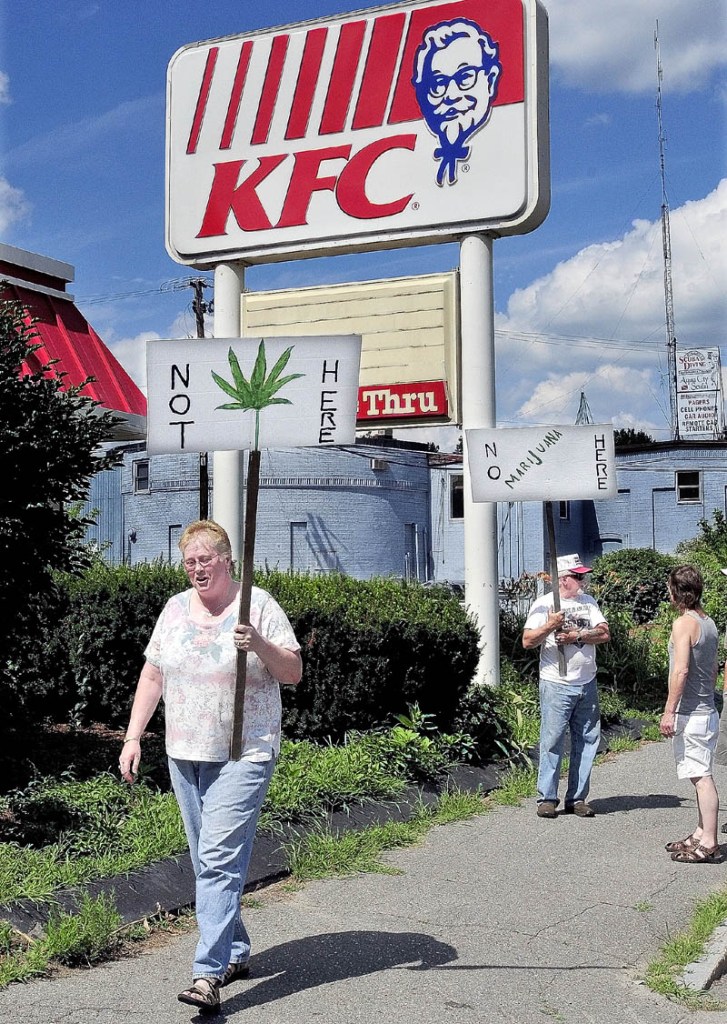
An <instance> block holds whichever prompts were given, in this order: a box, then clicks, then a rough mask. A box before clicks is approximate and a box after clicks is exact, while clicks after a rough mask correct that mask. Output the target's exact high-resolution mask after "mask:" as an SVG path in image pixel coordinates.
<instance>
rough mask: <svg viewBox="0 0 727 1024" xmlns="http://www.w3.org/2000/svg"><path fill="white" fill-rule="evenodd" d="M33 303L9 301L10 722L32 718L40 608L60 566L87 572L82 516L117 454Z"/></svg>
mask: <svg viewBox="0 0 727 1024" xmlns="http://www.w3.org/2000/svg"><path fill="white" fill-rule="evenodd" d="M36 339H37V331H36V330H35V329H34V327H33V326H32V323H31V318H30V317H29V316H28V314H27V310H25V309H24V308H23V306H22V305H21V304H20V303H18V302H14V301H2V302H0V408H2V416H0V475H1V476H2V479H3V481H4V483H5V486H4V487H3V490H2V493H1V494H0V620H1V621H2V624H3V645H2V649H1V650H0V695H1V696H2V705H3V720H2V726H3V728H7V727H8V726H9V725H12V724H13V723H14V721H16V720H22V719H23V718H24V717H25V716H26V714H27V709H26V702H25V698H26V695H27V692H28V691H27V688H26V680H27V673H26V671H25V665H24V663H25V658H26V655H27V654H28V652H31V651H33V650H34V648H35V646H36V645H37V644H38V637H39V632H38V606H39V603H40V602H41V601H42V600H43V599H44V598H45V597H47V596H48V595H49V594H51V593H52V591H53V585H52V574H53V571H54V570H56V569H63V570H67V571H70V572H80V571H81V570H82V569H83V568H84V567H85V566H86V565H87V564H88V562H89V555H88V551H87V549H86V548H85V547H84V545H83V543H82V541H83V537H84V535H85V531H86V527H87V526H88V524H89V523H90V522H91V520H90V519H87V518H84V517H82V516H81V515H79V514H78V509H79V506H80V504H81V503H83V502H84V501H85V499H86V497H87V494H88V489H89V486H90V482H91V479H92V477H93V476H94V474H96V473H97V472H98V471H99V470H101V469H104V468H106V467H110V466H112V465H114V464H115V463H116V462H117V461H118V456H117V454H116V453H115V452H114V451H112V450H108V451H103V450H102V449H101V448H100V447H99V446H100V444H101V442H102V441H103V440H104V439H105V438H106V437H108V436H109V433H110V430H111V427H112V426H113V425H114V424H115V423H116V422H117V420H116V418H115V417H113V416H112V414H111V413H110V412H108V411H101V410H100V409H99V408H98V407H97V406H98V403H96V402H94V401H93V400H92V399H91V398H89V397H87V396H85V395H84V393H83V392H84V388H85V386H86V383H87V382H84V383H83V384H80V385H77V386H76V385H71V384H70V383H69V382H68V380H67V379H64V378H66V376H67V375H66V374H64V373H62V372H59V371H58V370H57V368H56V367H54V366H53V364H52V363H47V364H43V363H42V360H41V358H40V354H39V349H40V347H41V346H40V345H39V344H38V343H37V340H36Z"/></svg>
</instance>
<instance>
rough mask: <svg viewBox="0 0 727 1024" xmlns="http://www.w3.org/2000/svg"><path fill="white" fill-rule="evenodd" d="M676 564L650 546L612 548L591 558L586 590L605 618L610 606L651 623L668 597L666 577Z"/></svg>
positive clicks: (607, 615) (641, 621)
mask: <svg viewBox="0 0 727 1024" xmlns="http://www.w3.org/2000/svg"><path fill="white" fill-rule="evenodd" d="M677 564H678V563H677V561H676V560H675V559H674V557H673V556H672V555H662V554H660V552H658V551H652V550H651V548H632V549H630V550H626V551H613V552H611V553H610V554H608V555H601V557H600V558H597V559H596V560H595V562H594V565H593V573H592V574H591V576H590V586H589V589H590V592H591V593H592V594H593V596H594V597H595V598H596V600H597V601H598V603H599V604H600V605H601V608H602V610H603V611H604V614H606V617H607V618H609V614H607V612H608V613H610V612H611V610H612V609H613V610H616V611H619V612H620V611H627V612H629V613H630V614H631V616H632V618H633V620H634V622H635V623H638V624H643V623H647V622H653V621H654V619H655V618H656V615H657V613H658V611H659V606H660V605H661V604H662V602H664V601H667V600H668V597H667V591H666V578H667V576H668V575H669V572H670V570H671V569H673V568H674V566H675V565H677ZM609 621H610V619H609Z"/></svg>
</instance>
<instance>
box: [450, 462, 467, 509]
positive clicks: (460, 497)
mask: <svg viewBox="0 0 727 1024" xmlns="http://www.w3.org/2000/svg"><path fill="white" fill-rule="evenodd" d="M449 518H450V519H464V477H463V476H462V475H461V474H459V473H458V474H456V475H454V474H453V475H452V476H451V477H450V478H449Z"/></svg>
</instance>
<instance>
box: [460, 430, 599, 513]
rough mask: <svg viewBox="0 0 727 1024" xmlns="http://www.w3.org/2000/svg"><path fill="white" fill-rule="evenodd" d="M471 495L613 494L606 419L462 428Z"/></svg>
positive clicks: (563, 497)
mask: <svg viewBox="0 0 727 1024" xmlns="http://www.w3.org/2000/svg"><path fill="white" fill-rule="evenodd" d="M465 433H466V436H467V460H468V463H469V469H470V478H471V481H472V500H473V501H567V500H571V501H578V500H589V499H591V500H593V499H597V498H615V497H616V496H617V493H618V491H617V486H616V456H615V452H614V443H613V426H612V425H611V424H610V423H599V424H588V425H586V426H556V427H515V428H512V429H505V430H502V429H501V430H495V429H489V428H479V429H474V430H467V431H465Z"/></svg>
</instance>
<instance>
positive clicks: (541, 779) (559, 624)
mask: <svg viewBox="0 0 727 1024" xmlns="http://www.w3.org/2000/svg"><path fill="white" fill-rule="evenodd" d="M589 572H591V570H590V569H589V568H588V567H587V566H585V565H583V564H582V563H581V560H580V558H579V556H578V555H563V556H561V557H560V558H559V559H558V590H559V594H560V611H555V610H554V607H553V594H552V593H551V594H546V595H544V596H543V597H541V598H538V599H537V600H536V601H535V602H534V604H533V605H532V607H531V608H530V612H529V614H528V617H527V620H526V622H525V629H524V631H523V647H525V648H526V649H531V648H533V647H540V763H539V767H538V817H539V818H555V817H556V816H557V811H556V808H557V806H558V781H559V778H560V765H561V761H562V759H563V750H564V746H565V736H566V732H570V768H569V771H568V785H567V788H566V794H565V801H564V805H563V813H564V814H577V815H578V816H579V817H581V818H592V817H593V815H594V811H593V808H592V807H591V806H590V804H588V803H586V797H587V796H588V790H589V788H590V781H591V770H592V768H593V762H594V760H595V757H596V751H597V750H598V743H599V740H600V738H601V712H600V708H599V704H598V688H597V685H596V644H602V643H606V641H607V640H610V638H611V634H610V632H609V628H608V623H607V622H606V620H605V618H604V617H603V615H602V613H601V610H600V608H599V607H598V604H597V603H596V601H595V600H594V598H592V597H590V596H589V595H588V594H584V593H583V589H582V583H583V577H584V576H585V575H586V574H587V573H589ZM559 650H560V651H562V652H563V653H564V655H565V674H563V673H562V671H561V668H560V666H559V658H558V653H559Z"/></svg>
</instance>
